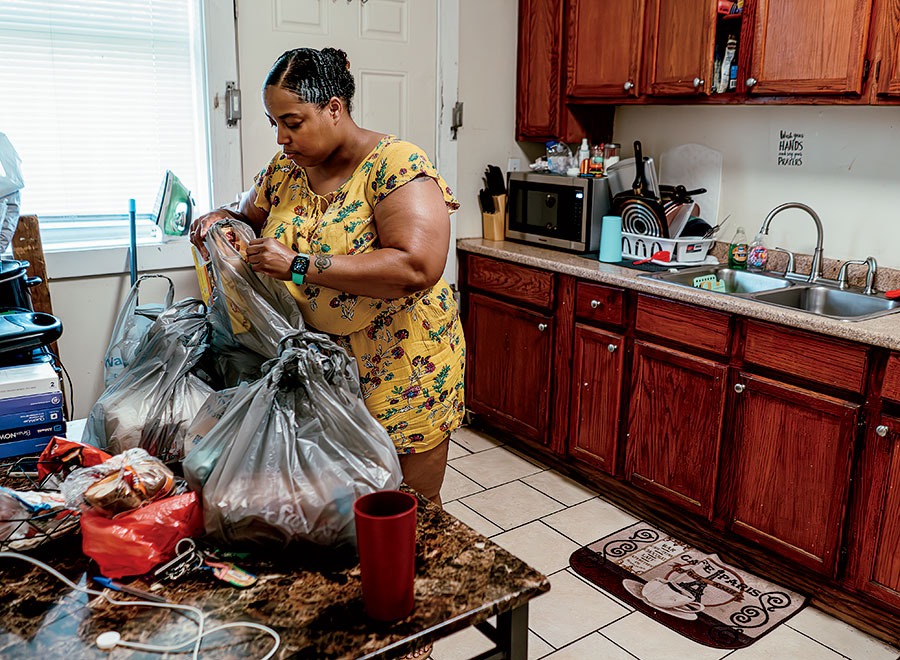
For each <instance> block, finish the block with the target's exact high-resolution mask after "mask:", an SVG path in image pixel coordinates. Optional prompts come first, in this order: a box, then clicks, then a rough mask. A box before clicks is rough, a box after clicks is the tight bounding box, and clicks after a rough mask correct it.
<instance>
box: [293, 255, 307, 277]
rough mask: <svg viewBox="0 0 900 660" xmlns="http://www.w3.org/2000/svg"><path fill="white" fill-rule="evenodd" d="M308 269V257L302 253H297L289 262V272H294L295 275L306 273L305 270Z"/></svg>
mask: <svg viewBox="0 0 900 660" xmlns="http://www.w3.org/2000/svg"><path fill="white" fill-rule="evenodd" d="M308 269H309V257H307V256H306V255H303V254H299V255H297V256H296V257H294V260H293V261H292V262H291V272H292V273H296V274H297V275H306V271H307V270H308Z"/></svg>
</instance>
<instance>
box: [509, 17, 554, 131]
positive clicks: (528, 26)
mask: <svg viewBox="0 0 900 660" xmlns="http://www.w3.org/2000/svg"><path fill="white" fill-rule="evenodd" d="M562 5H563V0H520V1H519V53H518V78H517V81H516V139H517V140H549V139H558V138H559V137H560V135H561V133H562V121H563V116H562V110H563V105H562V87H561V85H562V38H563V13H562Z"/></svg>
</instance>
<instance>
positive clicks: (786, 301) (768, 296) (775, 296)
mask: <svg viewBox="0 0 900 660" xmlns="http://www.w3.org/2000/svg"><path fill="white" fill-rule="evenodd" d="M753 298H754V300H758V301H760V302H766V303H769V304H772V305H779V306H781V307H789V308H791V309H799V310H801V311H804V312H812V313H813V314H819V315H821V316H830V317H832V318H836V319H841V320H844V321H846V320H852V321H862V320H864V319H870V318H875V317H876V316H883V315H885V314H892V313H894V312H898V311H900V300H889V299H888V298H885V297H883V296H877V295H872V296H867V295H866V294H864V293H856V292H854V291H844V290H841V289H835V288H832V287H828V286H794V287H791V288H789V289H783V290H780V291H768V292H765V293H760V294H757V295H755V296H753Z"/></svg>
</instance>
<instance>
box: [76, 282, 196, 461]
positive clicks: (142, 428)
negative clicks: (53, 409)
mask: <svg viewBox="0 0 900 660" xmlns="http://www.w3.org/2000/svg"><path fill="white" fill-rule="evenodd" d="M208 334H209V326H208V323H207V320H206V306H205V305H204V304H203V302H202V301H201V300H197V299H194V298H186V299H184V300H181V301H179V302H176V303H175V304H173V305H172V306H171V307H169V308H168V309H166V310H165V311H164V312H162V313H161V314H160V315H159V317H157V319H156V320H155V321H154V322H153V324H152V325H151V326H150V329H149V331H148V333H147V337H146V338H145V341H144V342H143V343H142V344H141V347H140V350H139V351H138V353H137V355H136V356H135V357H134V360H133V361H132V362H131V364H129V365H128V366H127V367H126V368H125V370H124V371H123V372H122V373H121V374H120V375H119V377H118V378H117V379H116V380H115V382H113V384H112V385H110V386H109V387H108V388H107V389H106V390H105V391H104V392H103V394H101V395H100V398H99V399H98V400H97V403H95V404H94V407H93V408H91V412H90V415H89V416H88V421H87V425H86V426H85V430H84V437H83V438H82V440H83V441H84V442H86V443H88V444H91V445H93V446H95V447H99V448H101V449H105V450H107V451H108V452H110V453H113V454H118V453H121V452H123V451H125V450H126V449H131V448H133V447H143V448H144V449H146V450H147V451H148V452H150V454H152V455H154V456H157V457H159V458H160V459H162V460H164V461H173V460H180V459H181V458H182V457H183V456H184V436H185V433H186V430H187V426H188V424H190V422H191V420H192V419H193V418H194V415H195V414H196V413H197V411H198V410H199V409H200V406H202V405H203V403H204V402H205V401H206V398H207V397H208V396H209V395H210V394H211V393H212V391H213V390H212V388H211V387H209V385H207V384H206V383H204V382H203V381H202V380H201V379H200V378H198V377H197V376H195V375H194V374H193V373H192V372H191V369H192V368H193V367H194V366H195V365H196V364H197V363H198V361H199V360H200V359H201V358H202V357H203V353H204V351H206V349H207V343H206V342H207V337H208Z"/></svg>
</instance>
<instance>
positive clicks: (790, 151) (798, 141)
mask: <svg viewBox="0 0 900 660" xmlns="http://www.w3.org/2000/svg"><path fill="white" fill-rule="evenodd" d="M776 157H777V161H776V162H777V164H778V166H779V167H803V133H797V132H795V131H786V130H784V129H781V130H780V131H779V132H778V152H777V156H776Z"/></svg>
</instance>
